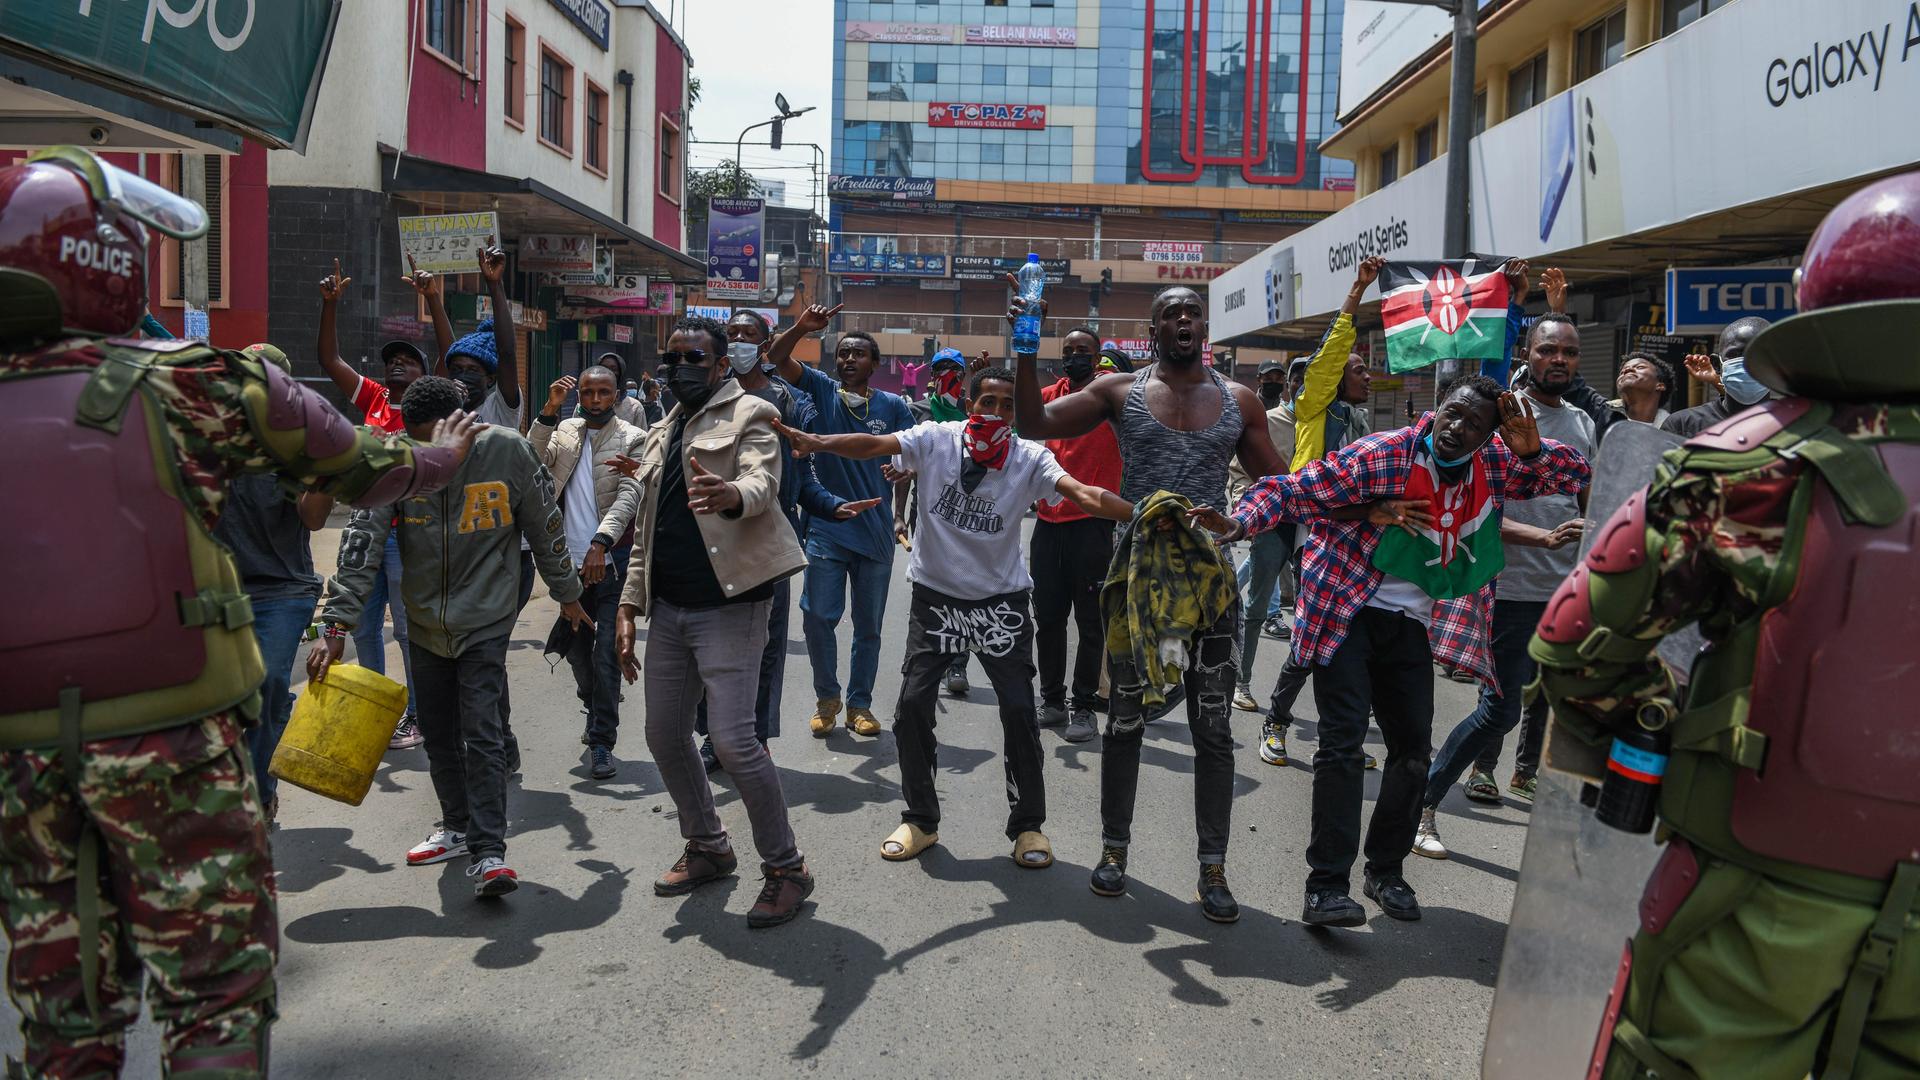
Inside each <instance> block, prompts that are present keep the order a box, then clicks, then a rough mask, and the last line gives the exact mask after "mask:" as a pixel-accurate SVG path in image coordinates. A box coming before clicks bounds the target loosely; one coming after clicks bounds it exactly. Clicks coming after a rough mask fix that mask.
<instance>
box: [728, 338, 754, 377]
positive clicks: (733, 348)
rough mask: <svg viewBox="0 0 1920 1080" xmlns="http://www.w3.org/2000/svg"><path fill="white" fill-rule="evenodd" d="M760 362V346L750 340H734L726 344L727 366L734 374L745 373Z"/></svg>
mask: <svg viewBox="0 0 1920 1080" xmlns="http://www.w3.org/2000/svg"><path fill="white" fill-rule="evenodd" d="M759 362H760V346H758V345H755V344H753V343H752V342H750V341H735V342H731V343H729V344H728V345H727V366H728V367H731V368H732V369H733V373H734V374H735V375H745V374H746V373H747V372H749V371H752V370H753V369H754V366H755V365H756V364H758V363H759Z"/></svg>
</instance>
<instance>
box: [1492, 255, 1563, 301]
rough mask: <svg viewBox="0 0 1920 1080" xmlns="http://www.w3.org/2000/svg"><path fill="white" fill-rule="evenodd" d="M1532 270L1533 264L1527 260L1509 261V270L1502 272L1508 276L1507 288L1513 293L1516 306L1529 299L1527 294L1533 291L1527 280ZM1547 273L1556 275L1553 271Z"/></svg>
mask: <svg viewBox="0 0 1920 1080" xmlns="http://www.w3.org/2000/svg"><path fill="white" fill-rule="evenodd" d="M1531 269H1532V266H1531V264H1529V263H1528V262H1527V260H1525V259H1508V260H1507V268H1506V269H1505V270H1502V271H1501V273H1503V274H1505V275H1506V276H1507V288H1508V290H1509V291H1510V292H1511V293H1512V296H1513V302H1514V303H1516V304H1518V303H1520V302H1522V301H1524V300H1525V299H1526V298H1527V293H1528V292H1530V291H1531V290H1532V289H1533V285H1532V283H1531V282H1529V281H1528V278H1527V272H1528V271H1529V270H1531ZM1547 272H1548V273H1555V271H1552V270H1549V271H1547ZM1554 310H1556V311H1557V310H1559V309H1558V308H1556V309H1554Z"/></svg>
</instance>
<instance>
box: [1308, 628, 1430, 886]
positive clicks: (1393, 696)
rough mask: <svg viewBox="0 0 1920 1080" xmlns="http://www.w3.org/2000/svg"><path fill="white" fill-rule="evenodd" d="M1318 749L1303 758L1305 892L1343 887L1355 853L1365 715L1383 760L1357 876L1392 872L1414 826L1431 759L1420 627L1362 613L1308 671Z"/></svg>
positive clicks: (1426, 663) (1362, 795)
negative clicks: (1307, 766)
mask: <svg viewBox="0 0 1920 1080" xmlns="http://www.w3.org/2000/svg"><path fill="white" fill-rule="evenodd" d="M1313 698H1314V701H1315V702H1316V703H1317V704H1318V705H1319V706H1320V748H1319V749H1317V750H1315V751H1314V752H1313V822H1312V826H1311V830H1310V833H1309V839H1308V841H1307V866H1308V868H1309V873H1308V875H1307V888H1308V889H1309V890H1315V889H1334V890H1337V891H1340V892H1346V891H1348V888H1349V887H1350V885H1351V881H1350V880H1349V878H1350V874H1351V873H1352V870H1353V860H1354V856H1355V855H1357V854H1358V853H1359V850H1360V807H1361V804H1362V803H1363V802H1364V801H1365V799H1366V754H1365V753H1364V752H1362V750H1361V748H1360V746H1361V743H1362V742H1364V741H1365V739H1366V736H1367V716H1368V713H1369V712H1371V713H1372V715H1373V719H1374V721H1375V722H1377V723H1378V724H1379V725H1380V735H1381V738H1383V739H1385V740H1386V744H1387V760H1386V763H1385V764H1384V765H1382V766H1381V769H1380V793H1379V796H1378V798H1377V799H1376V800H1375V802H1374V806H1373V821H1372V822H1371V824H1369V825H1368V826H1367V837H1366V853H1367V867H1366V868H1367V871H1368V872H1369V873H1372V874H1383V875H1398V874H1399V873H1400V866H1401V863H1402V861H1403V860H1405V859H1406V856H1407V851H1408V849H1410V848H1411V847H1412V846H1413V834H1414V831H1415V829H1416V828H1417V827H1418V826H1419V824H1420V794H1421V791H1422V790H1423V783H1424V781H1425V779H1426V775H1427V764H1428V761H1429V759H1430V757H1431V755H1432V748H1431V740H1432V738H1433V651H1432V648H1431V647H1430V645H1429V644H1428V641H1427V628H1426V627H1425V626H1423V625H1421V623H1420V622H1419V620H1417V619H1411V618H1408V617H1407V616H1405V615H1402V614H1400V613H1399V612H1397V611H1386V610H1383V609H1381V608H1374V607H1363V608H1361V609H1360V614H1358V615H1356V616H1354V620H1353V623H1352V625H1351V626H1349V627H1348V629H1347V636H1346V639H1345V640H1344V641H1342V642H1341V643H1340V647H1339V648H1338V649H1336V650H1334V654H1333V658H1332V659H1331V660H1328V661H1327V662H1326V663H1325V664H1320V665H1316V666H1315V667H1314V668H1313Z"/></svg>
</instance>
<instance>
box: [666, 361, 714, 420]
mask: <svg viewBox="0 0 1920 1080" xmlns="http://www.w3.org/2000/svg"><path fill="white" fill-rule="evenodd" d="M667 389H668V390H671V391H673V396H674V399H675V400H676V401H678V402H680V404H681V405H683V406H685V407H686V411H687V413H688V414H692V413H696V412H699V411H700V407H701V406H703V405H705V404H706V403H707V399H708V398H710V397H712V396H713V387H712V386H710V385H708V383H707V369H706V368H703V367H694V366H693V365H692V364H674V365H672V366H670V367H668V368H667Z"/></svg>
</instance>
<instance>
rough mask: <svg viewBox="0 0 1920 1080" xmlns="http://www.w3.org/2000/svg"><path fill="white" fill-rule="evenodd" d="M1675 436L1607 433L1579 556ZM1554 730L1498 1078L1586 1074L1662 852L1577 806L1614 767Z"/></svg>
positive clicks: (1509, 974)
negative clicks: (1649, 877)
mask: <svg viewBox="0 0 1920 1080" xmlns="http://www.w3.org/2000/svg"><path fill="white" fill-rule="evenodd" d="M1679 445H1680V439H1679V438H1678V437H1677V436H1674V435H1671V434H1668V433H1667V432H1664V431H1661V430H1660V429H1658V428H1656V427H1653V426H1652V425H1650V424H1639V423H1632V422H1627V423H1619V424H1615V425H1614V426H1613V427H1612V428H1610V429H1609V430H1608V431H1607V435H1606V439H1605V440H1604V441H1603V442H1602V443H1601V446H1600V452H1599V453H1598V454H1596V455H1595V457H1594V461H1593V489H1592V491H1591V492H1590V493H1589V495H1588V499H1587V516H1588V528H1587V533H1586V536H1585V538H1584V539H1583V541H1582V545H1581V551H1580V554H1581V557H1582V558H1583V559H1584V558H1585V557H1586V548H1587V547H1588V546H1589V545H1591V544H1592V543H1593V537H1594V534H1595V533H1596V532H1597V531H1598V527H1599V525H1600V524H1602V523H1604V522H1605V521H1606V520H1607V519H1608V518H1610V517H1612V516H1613V513H1614V511H1615V510H1618V509H1619V508H1620V506H1621V504H1623V503H1625V502H1626V501H1627V498H1628V497H1629V496H1631V495H1632V494H1633V493H1634V492H1636V491H1638V490H1640V489H1641V488H1644V487H1646V486H1647V484H1648V482H1649V481H1651V480H1652V479H1653V470H1654V466H1655V465H1656V464H1658V463H1659V461H1660V456H1661V455H1662V454H1664V453H1666V452H1667V451H1668V450H1671V449H1673V448H1675V447H1677V446H1679ZM1691 634H1692V632H1691V631H1689V635H1691ZM1676 640H1677V639H1676ZM1674 644H1675V641H1670V642H1669V645H1674ZM1698 649H1699V639H1698V637H1691V640H1689V641H1686V642H1683V643H1679V644H1678V646H1677V648H1674V649H1672V650H1671V652H1670V650H1669V649H1668V648H1662V649H1661V657H1662V659H1665V660H1666V661H1667V662H1668V663H1669V664H1675V666H1677V667H1678V668H1679V670H1680V672H1681V673H1682V674H1683V675H1684V673H1685V670H1686V667H1685V665H1686V664H1688V663H1690V662H1691V657H1692V655H1693V654H1694V653H1695V652H1697V651H1698ZM1676 661H1678V664H1676ZM1556 735H1557V732H1555V731H1554V730H1553V728H1552V725H1549V726H1548V734H1547V748H1546V754H1545V756H1544V758H1543V764H1544V766H1545V767H1544V768H1542V769H1541V771H1540V777H1539V790H1538V792H1537V794H1535V796H1534V800H1533V813H1532V815H1531V819H1530V821H1529V822H1528V825H1527V847H1526V852H1525V854H1524V855H1522V857H1521V862H1520V885H1519V887H1518V889H1516V890H1515V892H1514V898H1513V914H1512V916H1511V917H1510V918H1509V919H1508V922H1507V941H1506V948H1505V950H1504V951H1503V953H1502V955H1501V957H1500V981H1499V983H1498V985H1497V987H1496V989H1495V991H1494V998H1493V1016H1492V1018H1491V1020H1490V1021H1489V1022H1488V1026H1487V1045H1486V1050H1485V1051H1484V1053H1483V1055H1482V1057H1481V1075H1483V1076H1485V1077H1488V1078H1490V1080H1521V1078H1526V1080H1535V1078H1538V1077H1575V1076H1582V1075H1584V1074H1585V1071H1586V1066H1587V1062H1588V1060H1589V1059H1590V1058H1591V1056H1592V1054H1593V1046H1594V1038H1595V1036H1596V1035H1597V1034H1598V1032H1599V1027H1600V1017H1601V1015H1602V1013H1603V1012H1604V1010H1605V1007H1606V1001H1607V994H1608V992H1609V991H1610V990H1612V989H1613V982H1614V976H1615V974H1616V973H1617V969H1618V966H1619V963H1620V950H1621V947H1622V946H1623V945H1624V944H1625V942H1626V940H1627V939H1628V938H1630V937H1632V936H1633V933H1634V931H1635V929H1636V928H1637V926H1638V923H1639V918H1638V905H1639V901H1640V892H1641V887H1642V885H1643V884H1644V883H1645V882H1646V879H1647V875H1648V874H1649V873H1651V872H1652V870H1653V864H1654V862H1655V860H1656V859H1657V858H1658V857H1659V850H1660V849H1659V848H1657V847H1656V846H1654V843H1653V838H1652V837H1651V836H1636V835H1633V834H1631V833H1623V832H1620V831H1618V830H1616V829H1612V828H1609V827H1607V826H1605V825H1602V824H1600V823H1599V822H1598V821H1596V820H1594V817H1593V811H1592V810H1590V809H1589V808H1587V807H1586V806H1583V805H1581V801H1580V792H1581V788H1582V787H1584V786H1586V785H1587V784H1588V783H1590V782H1591V783H1597V782H1598V781H1599V778H1600V776H1601V773H1602V771H1603V770H1604V769H1605V767H1606V755H1605V752H1604V750H1597V749H1595V748H1592V747H1589V746H1587V745H1586V744H1584V743H1581V742H1580V741H1578V740H1576V739H1571V738H1556Z"/></svg>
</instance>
